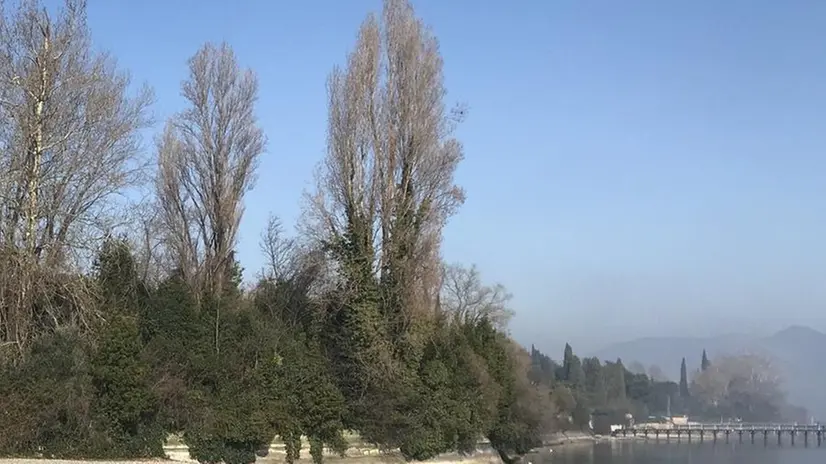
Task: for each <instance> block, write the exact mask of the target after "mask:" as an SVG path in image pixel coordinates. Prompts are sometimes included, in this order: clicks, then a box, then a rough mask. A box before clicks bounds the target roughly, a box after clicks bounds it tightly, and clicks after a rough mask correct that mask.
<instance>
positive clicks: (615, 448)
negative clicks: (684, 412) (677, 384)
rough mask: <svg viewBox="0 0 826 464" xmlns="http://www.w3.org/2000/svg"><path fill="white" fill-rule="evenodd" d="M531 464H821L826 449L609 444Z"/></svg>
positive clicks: (564, 452) (561, 450)
mask: <svg viewBox="0 0 826 464" xmlns="http://www.w3.org/2000/svg"><path fill="white" fill-rule="evenodd" d="M530 462H531V463H533V464H550V463H553V464H632V463H633V464H655V463H656V464H659V463H668V464H815V463H818V464H822V463H823V462H826V447H822V448H818V447H816V446H814V447H812V446H809V447H808V448H806V447H803V446H802V445H798V446H794V447H792V446H790V445H784V446H782V447H778V446H777V445H776V444H770V445H768V446H764V445H763V444H762V443H761V444H756V445H751V444H742V445H739V444H729V445H725V444H720V443H718V444H717V445H714V444H711V443H692V444H688V443H681V444H677V443H662V442H661V443H653V442H647V443H642V442H631V441H628V442H608V443H597V444H595V445H593V446H581V447H580V446H571V447H567V448H566V447H562V448H557V449H556V450H555V451H554V452H553V453H552V454H546V455H541V456H534V457H533V458H531V459H530Z"/></svg>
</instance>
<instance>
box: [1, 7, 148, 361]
mask: <svg viewBox="0 0 826 464" xmlns="http://www.w3.org/2000/svg"><path fill="white" fill-rule="evenodd" d="M129 85H130V80H129V76H128V75H127V74H125V73H123V72H121V71H119V70H118V69H117V67H116V66H115V62H114V60H113V59H112V58H111V57H110V56H109V55H107V54H105V53H95V52H93V51H92V50H91V45H90V39H89V29H88V27H87V25H86V4H85V1H83V0H65V2H64V5H63V9H62V10H61V11H60V12H59V13H58V14H57V15H56V16H55V17H52V16H51V15H50V14H48V13H47V12H46V10H45V8H43V7H42V5H41V4H40V2H38V1H35V0H31V1H23V2H20V4H19V5H18V7H17V9H16V10H15V11H8V10H5V9H4V10H3V11H2V12H0V243H2V246H3V259H4V261H6V262H4V264H3V266H2V267H3V272H2V274H3V276H2V282H0V285H1V286H2V290H1V291H0V312H2V315H0V344H2V343H15V344H17V345H18V346H21V347H22V345H23V344H25V340H26V339H29V338H30V335H32V334H31V333H30V332H31V330H33V329H32V326H31V324H32V321H33V319H34V318H35V315H34V314H33V313H32V311H33V309H32V305H33V302H34V300H35V299H36V298H38V297H37V295H36V293H37V292H38V291H40V290H38V289H37V288H36V287H37V286H40V287H41V290H43V288H44V287H43V286H42V285H41V284H44V283H48V282H51V283H54V281H55V279H53V278H49V277H46V276H45V275H42V273H44V272H52V273H53V272H62V271H71V270H73V269H77V266H81V265H85V264H88V257H89V253H90V252H91V251H92V250H94V249H96V248H97V245H98V244H99V243H100V241H99V240H100V239H101V238H102V237H103V236H104V235H105V233H106V231H108V230H109V229H111V228H112V227H114V226H117V225H118V224H119V222H120V220H121V217H120V214H119V212H120V210H122V208H120V206H122V205H123V203H124V197H123V196H122V194H123V193H125V192H126V191H127V190H128V189H129V188H131V187H133V186H135V185H137V184H139V183H140V182H141V181H143V180H144V176H143V174H144V169H143V168H144V167H145V160H143V159H141V157H140V130H141V129H143V128H145V127H147V126H148V125H149V123H150V120H149V118H148V117H147V111H146V110H147V109H148V106H149V105H150V104H151V101H152V94H151V92H150V91H149V89H148V88H144V89H143V90H142V91H140V92H139V93H138V94H137V95H135V96H130V94H129V92H128V87H129ZM38 274H41V275H40V276H39V277H38ZM53 290H54V289H53ZM76 296H77V295H76ZM48 300H50V299H48V298H46V299H45V301H48ZM46 307H47V308H48V305H47V306H46ZM52 309H53V308H52ZM47 311H51V313H50V315H49V317H48V318H47V319H49V320H51V321H52V322H53V324H52V325H54V324H57V325H60V324H62V323H64V322H66V317H69V318H70V319H74V318H75V317H81V318H82V315H81V316H78V315H77V314H74V315H72V316H70V315H68V314H62V315H58V314H57V313H56V312H54V311H52V310H50V309H47Z"/></svg>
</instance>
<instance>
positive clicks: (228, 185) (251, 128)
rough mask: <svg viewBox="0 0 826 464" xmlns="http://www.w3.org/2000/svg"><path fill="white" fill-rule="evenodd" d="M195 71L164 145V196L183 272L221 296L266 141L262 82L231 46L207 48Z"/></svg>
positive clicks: (170, 237)
mask: <svg viewBox="0 0 826 464" xmlns="http://www.w3.org/2000/svg"><path fill="white" fill-rule="evenodd" d="M189 71H190V76H189V80H187V81H186V82H184V84H183V86H182V94H183V96H184V97H185V98H186V99H187V101H188V102H189V104H190V107H189V108H188V109H187V110H185V111H184V112H182V113H180V114H179V115H177V116H176V117H174V118H172V120H170V122H169V123H168V124H167V127H166V130H165V132H164V136H163V138H162V139H161V140H160V141H159V143H158V164H159V172H158V185H157V194H158V198H159V202H160V205H161V211H162V215H163V224H164V228H165V232H166V234H165V236H166V241H167V245H168V247H169V249H170V250H171V252H172V253H173V255H174V257H175V260H176V264H177V266H178V267H179V269H180V270H181V271H182V272H183V273H184V275H185V277H186V278H187V279H188V280H189V281H190V283H191V284H192V285H193V286H195V287H196V288H199V289H203V290H206V291H207V292H209V293H211V294H213V295H217V294H219V293H220V292H221V291H222V288H223V285H224V281H225V277H226V275H227V274H228V270H229V269H230V267H231V266H232V265H233V263H232V253H233V249H234V247H235V245H236V241H237V236H238V225H239V223H240V221H241V215H242V214H243V197H244V194H245V193H246V192H247V190H249V189H250V188H251V187H252V185H253V182H254V174H255V168H256V166H257V163H258V158H259V156H260V155H261V154H262V153H263V152H264V146H265V137H264V134H263V132H262V130H261V129H260V127H259V126H258V122H257V120H256V117H255V114H254V109H255V102H256V100H257V98H258V81H257V79H256V77H255V74H254V73H253V72H252V71H250V70H242V69H241V68H240V67H239V65H238V63H237V61H236V58H235V54H234V53H233V51H232V49H231V48H230V47H229V45H227V44H222V45H220V46H215V45H212V44H206V45H204V46H203V47H202V48H201V49H200V50H199V51H198V52H197V53H196V54H195V55H194V56H193V57H192V58H191V59H190V60H189Z"/></svg>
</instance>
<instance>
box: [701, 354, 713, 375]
mask: <svg viewBox="0 0 826 464" xmlns="http://www.w3.org/2000/svg"><path fill="white" fill-rule="evenodd" d="M709 366H711V361H709V360H708V355H707V354H706V350H703V360H702V361H701V362H700V369H701V370H706V369H708V367H709Z"/></svg>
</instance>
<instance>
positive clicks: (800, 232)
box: [89, 0, 826, 354]
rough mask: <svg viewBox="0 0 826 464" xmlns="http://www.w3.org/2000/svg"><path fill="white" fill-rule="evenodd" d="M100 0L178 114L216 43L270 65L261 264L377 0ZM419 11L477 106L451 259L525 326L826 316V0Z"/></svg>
mask: <svg viewBox="0 0 826 464" xmlns="http://www.w3.org/2000/svg"><path fill="white" fill-rule="evenodd" d="M89 4H90V11H89V15H90V23H91V27H92V29H93V33H94V41H95V44H96V46H98V47H100V48H104V49H108V50H110V51H111V52H113V53H114V54H115V55H116V56H117V57H118V58H119V61H120V63H121V64H122V65H123V66H124V67H127V68H129V69H130V70H131V71H132V73H133V75H134V77H135V79H136V80H137V81H146V82H148V83H149V84H151V85H152V86H153V87H154V88H155V91H156V94H157V99H158V103H157V105H156V106H155V111H156V114H157V116H158V118H159V119H163V118H165V117H166V116H168V115H169V114H171V113H172V112H175V111H178V110H180V109H181V108H182V106H181V105H182V101H181V98H180V97H179V96H178V88H179V83H180V81H181V80H182V79H184V77H185V73H186V66H185V61H186V59H187V58H188V57H189V56H190V55H191V54H193V53H194V52H195V51H196V50H197V48H198V47H199V46H200V45H201V44H202V43H203V42H204V41H220V40H227V41H229V42H230V43H231V44H232V45H233V46H234V48H235V50H236V52H237V54H238V56H239V58H240V60H241V61H242V63H243V64H245V65H247V66H250V67H252V68H254V69H255V70H256V71H257V72H258V75H259V78H260V85H261V100H260V105H259V109H258V112H259V114H260V118H261V123H262V125H263V127H264V129H265V131H266V133H267V135H268V137H269V152H268V153H267V155H266V156H265V157H264V159H263V162H262V164H261V168H260V173H259V174H260V176H259V181H258V185H257V187H256V189H255V190H254V191H253V192H252V193H250V194H249V196H248V197H247V202H246V203H247V213H246V215H245V217H244V221H243V223H242V237H241V243H240V258H241V260H242V262H243V264H244V266H246V268H247V275H248V276H250V275H251V274H252V272H254V271H256V270H257V269H258V268H259V267H260V265H261V259H260V256H259V255H258V248H257V241H258V236H259V233H260V231H261V229H262V228H263V227H264V224H265V221H266V218H267V215H268V214H269V213H270V212H274V213H276V214H278V215H279V216H281V217H282V218H283V219H284V220H285V221H286V222H287V223H288V224H291V223H292V222H293V221H294V220H295V219H296V217H297V216H298V213H299V199H300V197H301V193H302V190H304V189H305V188H309V187H310V180H311V174H312V170H313V167H314V166H315V164H316V163H317V162H318V161H319V159H320V157H321V155H322V154H323V151H324V141H325V118H326V109H325V98H326V96H325V88H324V83H325V78H326V75H327V73H328V72H329V71H330V69H331V67H332V66H333V65H334V64H336V63H342V62H343V59H344V56H345V54H346V52H347V51H348V49H349V48H350V47H351V46H352V44H353V41H354V37H355V34H356V31H357V28H358V26H359V23H360V22H361V20H362V19H363V18H364V16H365V15H366V14H367V13H368V12H369V11H371V10H378V8H380V2H379V0H369V1H368V0H324V1H322V0H307V1H304V2H287V1H278V0H269V1H265V0H238V1H232V2H231V1H218V0H200V1H195V0H165V1H159V0H142V1H126V0H89ZM414 5H415V6H416V9H417V11H418V12H419V14H420V15H421V16H422V17H423V18H424V20H425V21H426V22H427V23H428V24H430V25H431V26H432V27H433V28H434V30H435V32H436V34H437V35H438V37H439V38H440V41H441V45H442V51H443V54H444V59H445V74H446V76H447V86H448V89H449V92H450V93H449V95H448V99H449V100H450V101H459V102H466V103H467V104H468V105H469V108H470V113H469V117H468V120H467V122H466V123H465V124H464V125H463V126H462V127H461V129H460V131H459V134H458V135H459V136H460V138H461V139H462V140H463V142H464V143H465V147H466V161H465V162H464V164H463V165H462V166H461V168H460V171H459V173H458V182H459V183H460V184H461V185H463V186H464V187H465V188H466V189H467V193H468V201H467V203H466V204H465V206H464V208H463V209H462V211H461V213H460V214H459V215H458V216H457V217H455V218H454V219H453V221H452V222H451V224H450V225H449V227H448V230H447V233H446V239H445V245H444V254H445V257H446V258H447V259H448V260H449V261H463V262H466V263H477V264H478V265H479V267H480V268H481V270H482V272H483V273H484V276H485V277H486V278H488V279H490V280H495V281H500V282H502V283H504V284H505V285H506V286H507V287H508V288H509V289H511V291H512V292H513V293H514V295H515V299H514V307H515V309H516V310H517V311H518V316H517V318H516V320H515V321H514V323H513V333H514V334H515V335H516V336H517V338H518V339H519V340H520V341H522V342H523V343H531V342H536V343H537V345H538V346H540V347H548V348H553V349H554V350H556V348H557V346H561V345H560V344H561V343H563V342H564V341H565V340H572V341H574V343H577V344H579V347H580V348H581V349H589V348H593V347H597V346H598V345H600V344H602V343H607V342H609V341H613V340H622V339H627V338H631V337H636V336H641V335H654V334H698V335H704V334H709V333H715V332H726V331H736V330H755V329H761V330H764V331H771V330H773V329H779V328H781V327H782V326H784V325H787V324H790V323H804V324H809V325H811V326H813V327H816V328H819V329H826V305H825V304H824V303H826V285H825V284H826V244H824V240H826V27H824V26H826V2H824V1H818V0H810V1H806V0H783V1H779V0H727V1H712V0H704V1H698V0H695V1H683V2H676V1H662V0H648V1H641V0H623V1H610V0H601V1H597V0H592V1H575V0H567V1H559V0H546V1H538V0H537V1H522V0H514V1H509V2H506V1H491V0H473V1H471V0H419V1H415V0H414ZM703 318H706V319H703ZM576 347H577V345H575V348H576ZM554 354H555V353H554Z"/></svg>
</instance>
